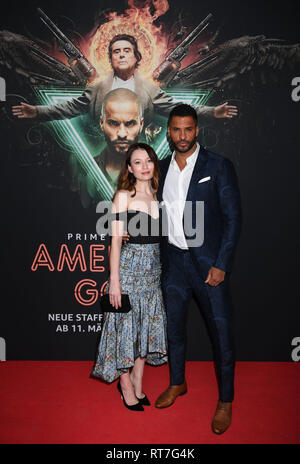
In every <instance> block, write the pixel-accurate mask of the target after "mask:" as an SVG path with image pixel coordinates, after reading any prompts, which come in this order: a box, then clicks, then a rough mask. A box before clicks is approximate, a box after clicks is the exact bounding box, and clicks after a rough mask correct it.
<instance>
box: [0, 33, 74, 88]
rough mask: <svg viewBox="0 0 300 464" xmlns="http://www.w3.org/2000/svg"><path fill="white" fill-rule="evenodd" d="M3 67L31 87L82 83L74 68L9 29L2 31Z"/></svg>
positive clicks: (1, 60) (0, 51)
mask: <svg viewBox="0 0 300 464" xmlns="http://www.w3.org/2000/svg"><path fill="white" fill-rule="evenodd" d="M0 66H1V67H3V68H6V70H8V71H10V72H12V73H13V74H14V75H15V76H16V77H17V78H18V80H19V81H20V82H22V83H27V84H30V85H47V84H54V85H60V84H61V85H63V84H67V85H70V84H80V83H81V82H80V80H79V79H78V77H77V76H76V75H75V73H74V72H73V71H72V69H71V68H69V67H68V66H66V65H65V64H64V63H62V62H61V61H59V60H57V59H55V58H53V57H52V56H50V55H49V54H48V53H47V52H46V51H45V50H43V49H42V48H41V47H40V46H38V45H37V44H36V43H35V42H33V41H32V40H30V39H28V38H27V37H25V36H23V35H20V34H15V33H13V32H10V31H6V30H4V31H0Z"/></svg>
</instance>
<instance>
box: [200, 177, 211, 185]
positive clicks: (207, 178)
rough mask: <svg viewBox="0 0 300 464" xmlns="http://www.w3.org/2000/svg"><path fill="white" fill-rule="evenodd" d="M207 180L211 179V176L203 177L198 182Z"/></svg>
mask: <svg viewBox="0 0 300 464" xmlns="http://www.w3.org/2000/svg"><path fill="white" fill-rule="evenodd" d="M207 180H210V176H208V177H203V179H200V180H198V184H201V182H206V181H207Z"/></svg>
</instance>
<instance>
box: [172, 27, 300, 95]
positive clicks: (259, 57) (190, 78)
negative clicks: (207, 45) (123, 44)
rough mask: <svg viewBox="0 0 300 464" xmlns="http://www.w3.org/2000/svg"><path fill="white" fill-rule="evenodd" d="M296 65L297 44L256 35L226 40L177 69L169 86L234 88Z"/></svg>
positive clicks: (271, 78)
mask: <svg viewBox="0 0 300 464" xmlns="http://www.w3.org/2000/svg"><path fill="white" fill-rule="evenodd" d="M299 65H300V44H294V45H284V44H283V43H282V41H280V40H277V39H267V38H266V37H265V36H262V35H259V36H255V37H250V36H243V37H239V38H237V39H232V40H229V41H228V42H225V43H223V44H221V45H219V46H217V47H215V48H214V49H213V50H212V52H211V53H209V54H208V55H207V56H205V57H204V58H201V59H200V60H198V61H196V62H194V63H193V64H191V65H190V66H187V67H186V68H184V69H182V70H179V71H178V72H177V74H176V75H175V76H174V79H173V80H172V81H171V82H170V83H169V86H170V87H175V86H176V87H177V86H180V87H183V88H195V87H201V88H214V89H226V90H227V91H230V90H231V89H234V88H235V89H236V88H238V87H239V86H240V85H249V86H251V87H255V86H256V85H258V84H265V83H267V82H272V81H273V82H274V81H275V82H276V81H278V80H279V79H280V75H281V72H282V71H284V72H288V71H293V70H294V69H295V68H296V67H297V66H299Z"/></svg>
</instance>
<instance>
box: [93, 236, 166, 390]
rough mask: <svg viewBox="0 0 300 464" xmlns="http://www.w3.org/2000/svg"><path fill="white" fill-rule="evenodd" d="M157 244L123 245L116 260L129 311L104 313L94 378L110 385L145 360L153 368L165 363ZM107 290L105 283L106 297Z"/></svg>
mask: <svg viewBox="0 0 300 464" xmlns="http://www.w3.org/2000/svg"><path fill="white" fill-rule="evenodd" d="M160 274H161V266H160V251H159V244H158V243H148V244H136V243H126V244H124V245H123V246H122V249H121V256H120V283H121V286H122V291H123V293H127V294H128V295H129V299H130V303H131V311H129V312H128V313H117V311H116V313H112V312H109V313H104V322H103V327H102V333H101V339H100V343H99V347H98V354H97V358H96V362H95V365H94V368H93V371H92V375H93V376H94V377H99V378H101V379H103V380H105V381H107V382H113V381H114V380H116V379H117V378H118V377H119V376H120V375H121V374H124V373H125V372H127V370H128V369H129V368H130V367H132V366H133V365H134V361H135V359H136V358H137V357H139V356H141V357H146V362H147V363H148V364H152V365H154V366H157V365H161V364H164V363H165V362H167V332H166V314H165V308H164V303H163V297H162V291H161V287H160ZM108 290H109V282H108V285H107V288H106V293H108Z"/></svg>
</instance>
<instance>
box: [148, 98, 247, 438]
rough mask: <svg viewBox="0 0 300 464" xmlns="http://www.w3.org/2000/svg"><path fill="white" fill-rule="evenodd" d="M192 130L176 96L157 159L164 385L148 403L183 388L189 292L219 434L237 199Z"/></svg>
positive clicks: (230, 178) (193, 120)
mask: <svg viewBox="0 0 300 464" xmlns="http://www.w3.org/2000/svg"><path fill="white" fill-rule="evenodd" d="M198 132H199V129H198V126H197V114H196V112H195V110H194V109H193V108H192V107H191V106H189V105H185V104H180V105H178V106H177V107H175V108H174V109H173V110H172V111H171V113H170V116H169V121H168V137H169V139H170V141H171V142H172V144H173V146H174V148H175V151H174V152H173V154H172V155H171V156H169V157H168V158H166V159H164V160H162V161H160V171H161V177H160V183H159V189H158V192H157V199H158V201H160V202H162V204H163V208H164V212H165V213H166V214H165V215H164V217H165V218H167V225H168V233H167V234H166V235H165V236H164V237H163V241H162V250H161V253H162V289H163V294H164V300H165V305H166V311H167V330H168V345H169V365H170V386H169V387H168V389H167V390H166V391H164V392H163V393H162V394H161V395H160V396H159V398H158V399H157V401H156V404H155V406H156V407H157V408H166V407H168V406H171V405H172V404H173V403H174V401H175V399H176V398H177V396H179V395H183V394H184V393H186V392H187V385H186V380H185V326H186V315H187V308H188V305H187V302H188V300H189V298H190V297H191V295H192V294H194V296H195V297H196V300H197V301H198V302H199V304H200V306H201V308H202V310H203V312H204V316H205V318H206V320H207V323H208V327H209V330H210V335H211V339H212V344H213V350H214V357H215V363H216V373H217V381H218V389H219V398H218V403H217V408H216V412H215V416H214V418H213V421H212V429H213V431H214V432H215V433H218V434H220V433H223V432H225V430H227V428H228V427H229V425H230V424H231V415H232V401H233V396H234V367H235V357H234V341H233V334H232V304H231V298H230V290H229V275H230V271H231V269H232V261H233V255H234V251H235V248H236V245H237V241H238V237H239V233H240V225H241V207H240V194H239V188H238V182H237V178H236V174H235V171H234V168H233V165H232V163H231V161H230V160H228V159H226V158H223V157H222V156H220V155H217V154H215V153H211V152H209V151H207V150H205V149H204V148H203V147H202V146H200V145H199V144H198V143H197V136H198ZM191 224H192V228H193V229H194V232H193V233H194V235H193V233H192V232H191V230H190V229H191ZM197 235H198V237H197Z"/></svg>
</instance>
